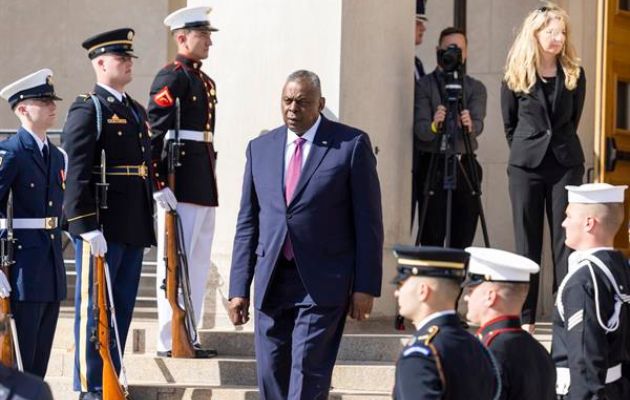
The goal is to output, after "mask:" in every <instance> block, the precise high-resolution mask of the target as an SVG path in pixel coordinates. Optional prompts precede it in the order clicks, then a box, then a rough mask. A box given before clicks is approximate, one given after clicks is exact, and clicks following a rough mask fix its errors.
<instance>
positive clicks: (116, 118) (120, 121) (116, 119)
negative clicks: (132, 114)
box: [107, 114, 127, 124]
mask: <svg viewBox="0 0 630 400" xmlns="http://www.w3.org/2000/svg"><path fill="white" fill-rule="evenodd" d="M107 122H108V123H110V124H126V123H127V120H126V119H124V118H120V117H119V116H118V115H116V114H114V116H112V117H111V118H109V119H108V120H107Z"/></svg>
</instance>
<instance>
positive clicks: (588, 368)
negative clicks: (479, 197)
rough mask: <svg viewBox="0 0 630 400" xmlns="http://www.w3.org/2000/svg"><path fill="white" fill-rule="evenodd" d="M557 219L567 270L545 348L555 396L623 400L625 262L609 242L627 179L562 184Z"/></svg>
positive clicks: (628, 326)
mask: <svg viewBox="0 0 630 400" xmlns="http://www.w3.org/2000/svg"><path fill="white" fill-rule="evenodd" d="M566 188H567V190H568V191H569V193H568V195H569V196H568V197H569V205H568V206H567V210H566V218H565V219H564V222H563V223H562V226H563V227H564V229H565V232H566V241H565V243H566V245H567V246H568V247H569V248H571V249H573V250H575V251H574V252H573V253H572V254H571V255H570V256H569V273H568V274H567V276H566V277H565V278H564V279H563V281H562V283H561V284H560V287H559V289H558V294H557V297H556V308H555V310H554V315H553V337H552V342H551V355H552V357H553V360H554V362H555V364H556V373H557V383H556V393H557V394H558V399H570V400H575V399H608V400H616V399H626V400H627V399H628V393H627V392H625V393H624V390H627V388H625V389H624V387H623V386H624V384H626V382H625V379H623V378H622V364H623V363H628V362H629V361H630V358H629V355H628V347H629V345H628V343H630V304H628V303H629V302H630V268H628V264H627V260H625V258H624V256H623V254H622V253H621V252H619V251H615V250H614V249H613V242H614V238H615V234H616V233H617V231H618V230H619V227H620V226H621V223H622V221H623V216H624V206H623V201H624V191H625V189H626V188H627V186H613V185H609V184H607V183H590V184H584V185H580V186H567V187H566Z"/></svg>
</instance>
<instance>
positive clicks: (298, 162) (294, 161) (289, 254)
mask: <svg viewBox="0 0 630 400" xmlns="http://www.w3.org/2000/svg"><path fill="white" fill-rule="evenodd" d="M305 141H306V139H303V138H297V139H295V142H294V143H295V151H294V152H293V155H292V156H291V161H289V168H287V176H286V179H285V181H284V186H285V189H284V198H285V200H286V202H287V205H288V204H289V203H290V202H291V199H292V198H293V192H295V188H296V187H297V184H298V181H299V180H300V173H301V172H302V145H303V144H304V142H305ZM282 254H284V258H286V259H287V260H289V261H291V260H293V246H292V245H291V239H290V238H289V234H288V233H287V237H286V238H285V239H284V245H283V246H282Z"/></svg>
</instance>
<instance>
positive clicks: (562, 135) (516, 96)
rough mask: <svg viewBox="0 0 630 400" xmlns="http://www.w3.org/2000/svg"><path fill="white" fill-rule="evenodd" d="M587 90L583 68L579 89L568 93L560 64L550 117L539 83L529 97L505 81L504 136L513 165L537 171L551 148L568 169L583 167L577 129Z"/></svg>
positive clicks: (502, 102) (503, 93)
mask: <svg viewBox="0 0 630 400" xmlns="http://www.w3.org/2000/svg"><path fill="white" fill-rule="evenodd" d="M585 91H586V80H585V78H584V69H582V68H580V77H579V78H578V84H577V87H576V88H575V89H574V90H568V89H567V88H566V86H565V85H564V71H563V70H562V68H561V67H560V65H558V75H557V78H556V92H555V97H554V101H553V105H552V111H551V118H550V117H549V115H550V114H549V113H548V112H547V102H546V101H545V94H544V93H543V88H542V83H541V82H540V81H539V80H538V81H537V82H536V84H535V85H534V87H533V88H532V91H531V93H530V94H525V93H515V92H513V91H511V90H510V89H509V88H508V87H507V85H506V84H505V82H503V84H502V87H501V111H502V114H503V124H504V127H505V136H506V138H507V142H508V145H509V146H510V159H509V163H510V165H515V166H518V167H526V168H536V167H538V166H539V165H540V163H541V161H542V159H543V157H544V156H545V154H546V153H547V149H549V148H551V151H553V154H554V155H555V157H556V160H558V162H559V163H560V164H561V165H563V166H565V167H573V166H577V165H581V164H583V163H584V153H583V152H582V146H581V145H580V140H579V138H578V136H577V126H578V123H579V122H580V116H581V115H582V108H583V106H584V95H585Z"/></svg>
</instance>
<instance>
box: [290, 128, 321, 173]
mask: <svg viewBox="0 0 630 400" xmlns="http://www.w3.org/2000/svg"><path fill="white" fill-rule="evenodd" d="M321 121H322V116H321V115H320V116H319V117H317V121H315V123H314V124H313V126H311V127H310V128H309V129H308V130H307V131H306V132H304V134H303V135H302V136H298V135H297V134H296V133H295V132H293V131H291V130H290V129H289V128H287V144H286V146H285V148H284V175H285V176H286V175H287V169H289V163H290V162H291V157H293V153H294V152H295V141H296V140H297V139H298V138H300V137H301V138H302V139H304V140H305V142H304V143H302V168H304V163H305V162H306V159H307V158H308V153H310V151H311V146H312V145H313V139H315V133H316V132H317V128H319V123H320V122H321Z"/></svg>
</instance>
